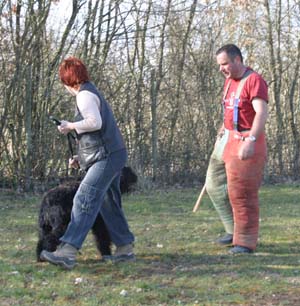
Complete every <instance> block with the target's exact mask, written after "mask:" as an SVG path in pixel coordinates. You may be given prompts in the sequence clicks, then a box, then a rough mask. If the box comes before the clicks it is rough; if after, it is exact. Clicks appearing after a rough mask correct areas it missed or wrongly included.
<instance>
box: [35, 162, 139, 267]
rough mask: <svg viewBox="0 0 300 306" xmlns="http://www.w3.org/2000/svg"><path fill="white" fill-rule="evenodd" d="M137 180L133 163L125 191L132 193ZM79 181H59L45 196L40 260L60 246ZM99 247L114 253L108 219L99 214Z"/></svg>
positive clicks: (95, 231)
mask: <svg viewBox="0 0 300 306" xmlns="http://www.w3.org/2000/svg"><path fill="white" fill-rule="evenodd" d="M136 182H137V175H136V174H135V173H134V172H133V170H132V169H131V168H130V167H124V168H123V169H122V174H121V180H120V189H121V193H122V194H124V193H128V192H130V191H131V190H132V187H133V186H134V184H135V183H136ZM78 186H79V182H73V183H69V184H64V185H59V186H57V187H55V188H53V189H50V190H49V191H48V192H47V193H46V194H45V195H44V197H43V199H42V202H41V207H40V212H39V239H38V243H37V247H36V258H37V261H40V254H41V252H42V250H47V251H49V252H53V251H55V250H56V248H57V246H58V245H59V243H60V241H59V238H60V237H61V236H63V234H64V232H65V231H66V229H67V226H68V223H69V221H70V219H71V210H72V206H73V198H74V195H75V193H76V191H77V189H78ZM92 233H93V235H94V238H95V241H96V245H97V249H98V250H99V252H100V253H101V255H102V256H103V255H111V239H110V236H109V233H108V231H107V228H106V226H105V224H104V221H103V219H102V217H101V215H100V214H99V215H98V216H97V218H96V221H95V223H94V225H93V227H92Z"/></svg>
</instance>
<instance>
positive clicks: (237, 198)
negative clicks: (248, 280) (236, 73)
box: [206, 75, 267, 250]
mask: <svg viewBox="0 0 300 306" xmlns="http://www.w3.org/2000/svg"><path fill="white" fill-rule="evenodd" d="M248 76H249V75H245V76H244V77H243V78H242V79H241V81H240V84H239V86H238V89H237V92H236V95H235V103H234V104H235V105H234V116H233V117H234V118H233V120H234V129H233V130H228V129H225V130H224V134H223V135H221V136H220V137H219V138H218V139H217V141H216V144H215V148H214V151H213V153H212V155H211V158H210V161H209V166H208V170H207V176H206V190H207V192H208V194H209V196H210V198H211V200H212V202H213V204H214V206H215V208H216V210H217V212H218V214H219V216H220V218H221V221H222V223H223V225H224V227H225V231H226V232H227V233H230V234H233V245H239V246H244V247H247V248H249V249H251V250H254V249H255V248H256V244H257V240H258V230H259V201H258V190H259V187H260V185H261V182H262V178H263V169H264V165H265V162H266V154H267V149H266V140H265V135H264V134H261V135H260V136H259V137H258V139H257V140H256V142H255V151H254V155H253V156H252V157H251V158H248V159H246V160H240V159H239V158H238V151H239V148H240V145H241V144H242V142H243V141H244V139H245V137H247V136H248V135H249V131H242V132H239V131H238V130H237V118H238V103H239V96H240V92H241V91H242V88H243V85H244V82H245V81H246V79H247V77H248ZM229 86H230V85H229ZM227 90H228V88H227ZM227 90H225V93H224V98H225V96H226V91H227Z"/></svg>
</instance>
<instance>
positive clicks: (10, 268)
mask: <svg viewBox="0 0 300 306" xmlns="http://www.w3.org/2000/svg"><path fill="white" fill-rule="evenodd" d="M199 192H200V190H195V189H177V190H167V191H157V190H156V191H153V192H147V193H144V194H140V193H137V194H132V195H128V196H125V197H124V209H125V211H126V215H127V217H128V221H129V224H130V226H131V229H132V230H133V232H134V233H135V235H136V246H135V252H136V255H137V261H136V262H135V263H119V264H112V263H101V262H100V261H99V255H98V253H97V251H96V248H95V246H94V242H93V238H92V236H91V235H90V234H89V236H88V238H87V240H86V242H85V243H84V246H83V248H82V250H81V254H80V255H79V256H78V265H77V266H76V267H75V268H74V269H73V270H72V271H64V270H61V269H60V268H59V267H55V266H52V265H49V264H47V263H37V262H36V261H35V246H36V242H37V215H38V210H39V202H40V199H41V197H40V196H28V195H26V196H24V195H22V196H20V195H16V194H15V195H14V194H7V193H4V192H1V193H0V240H1V248H0V305H1V306H2V305H51V306H52V305H72V306H76V305H92V306H93V305H109V306H111V305H300V206H299V204H300V203H299V201H300V197H299V195H300V188H299V187H298V186H291V187H288V186H264V187H263V188H262V190H261V193H260V198H261V214H260V217H261V223H260V240H259V245H258V248H257V251H256V253H255V254H253V255H244V256H243V255H242V256H232V255H229V254H228V249H227V248H226V247H225V248H224V247H220V246H218V245H216V244H215V243H214V241H215V239H216V238H217V237H218V235H220V234H221V233H222V225H221V223H220V221H219V219H218V217H217V215H216V212H215V210H214V209H213V207H212V204H211V203H210V201H209V199H208V198H207V197H205V198H204V202H203V203H202V204H201V207H200V209H199V211H198V212H197V213H192V209H193V206H194V203H195V201H196V199H197V196H198V194H199ZM122 292H123V293H124V292H125V293H124V295H122V294H121V293H122Z"/></svg>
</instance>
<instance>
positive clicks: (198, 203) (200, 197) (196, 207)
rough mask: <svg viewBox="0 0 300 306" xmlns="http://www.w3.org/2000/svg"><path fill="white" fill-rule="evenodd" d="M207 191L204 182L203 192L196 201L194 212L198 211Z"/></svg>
mask: <svg viewBox="0 0 300 306" xmlns="http://www.w3.org/2000/svg"><path fill="white" fill-rule="evenodd" d="M205 192H206V186H205V184H204V185H203V187H202V190H201V192H200V194H199V197H198V200H197V202H196V204H195V206H194V209H193V212H196V211H197V210H198V208H199V206H200V203H201V200H202V198H203V196H204V194H205Z"/></svg>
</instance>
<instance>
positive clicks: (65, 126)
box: [57, 120, 74, 135]
mask: <svg viewBox="0 0 300 306" xmlns="http://www.w3.org/2000/svg"><path fill="white" fill-rule="evenodd" d="M57 128H58V130H59V131H60V132H61V133H62V134H64V135H67V134H68V133H69V132H71V131H72V130H73V129H74V128H73V123H72V122H69V121H65V120H62V121H61V124H60V125H59V126H58V127H57Z"/></svg>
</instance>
